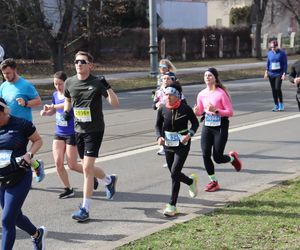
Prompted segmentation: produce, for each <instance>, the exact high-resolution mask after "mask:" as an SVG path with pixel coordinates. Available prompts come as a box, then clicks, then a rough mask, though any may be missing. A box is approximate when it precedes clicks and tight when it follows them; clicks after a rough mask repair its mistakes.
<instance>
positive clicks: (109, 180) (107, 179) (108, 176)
mask: <svg viewBox="0 0 300 250" xmlns="http://www.w3.org/2000/svg"><path fill="white" fill-rule="evenodd" d="M110 183H111V177H110V175H107V174H106V175H105V177H104V184H105V186H107V185H109V184H110Z"/></svg>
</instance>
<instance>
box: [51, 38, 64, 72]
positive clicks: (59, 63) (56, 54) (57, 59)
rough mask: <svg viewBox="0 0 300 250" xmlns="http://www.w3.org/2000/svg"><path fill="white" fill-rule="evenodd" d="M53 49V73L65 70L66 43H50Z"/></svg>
mask: <svg viewBox="0 0 300 250" xmlns="http://www.w3.org/2000/svg"><path fill="white" fill-rule="evenodd" d="M50 47H51V51H52V62H53V73H55V72H57V71H60V70H62V71H63V70H64V43H63V42H57V43H53V44H51V45H50Z"/></svg>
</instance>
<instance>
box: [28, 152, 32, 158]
mask: <svg viewBox="0 0 300 250" xmlns="http://www.w3.org/2000/svg"><path fill="white" fill-rule="evenodd" d="M27 154H28V155H29V158H30V159H32V158H33V153H31V152H30V151H28V152H27Z"/></svg>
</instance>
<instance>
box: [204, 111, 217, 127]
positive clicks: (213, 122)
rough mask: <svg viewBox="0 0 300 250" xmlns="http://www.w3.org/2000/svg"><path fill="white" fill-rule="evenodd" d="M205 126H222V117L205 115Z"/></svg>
mask: <svg viewBox="0 0 300 250" xmlns="http://www.w3.org/2000/svg"><path fill="white" fill-rule="evenodd" d="M204 125H205V126H207V127H218V126H220V125H221V116H219V115H211V114H205V121H204Z"/></svg>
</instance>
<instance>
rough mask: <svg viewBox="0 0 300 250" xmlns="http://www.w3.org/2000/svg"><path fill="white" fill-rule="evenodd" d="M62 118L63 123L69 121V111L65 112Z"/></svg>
mask: <svg viewBox="0 0 300 250" xmlns="http://www.w3.org/2000/svg"><path fill="white" fill-rule="evenodd" d="M62 116H63V118H64V120H65V121H69V120H70V119H71V114H70V112H69V111H65V112H64V113H63V115H62Z"/></svg>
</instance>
